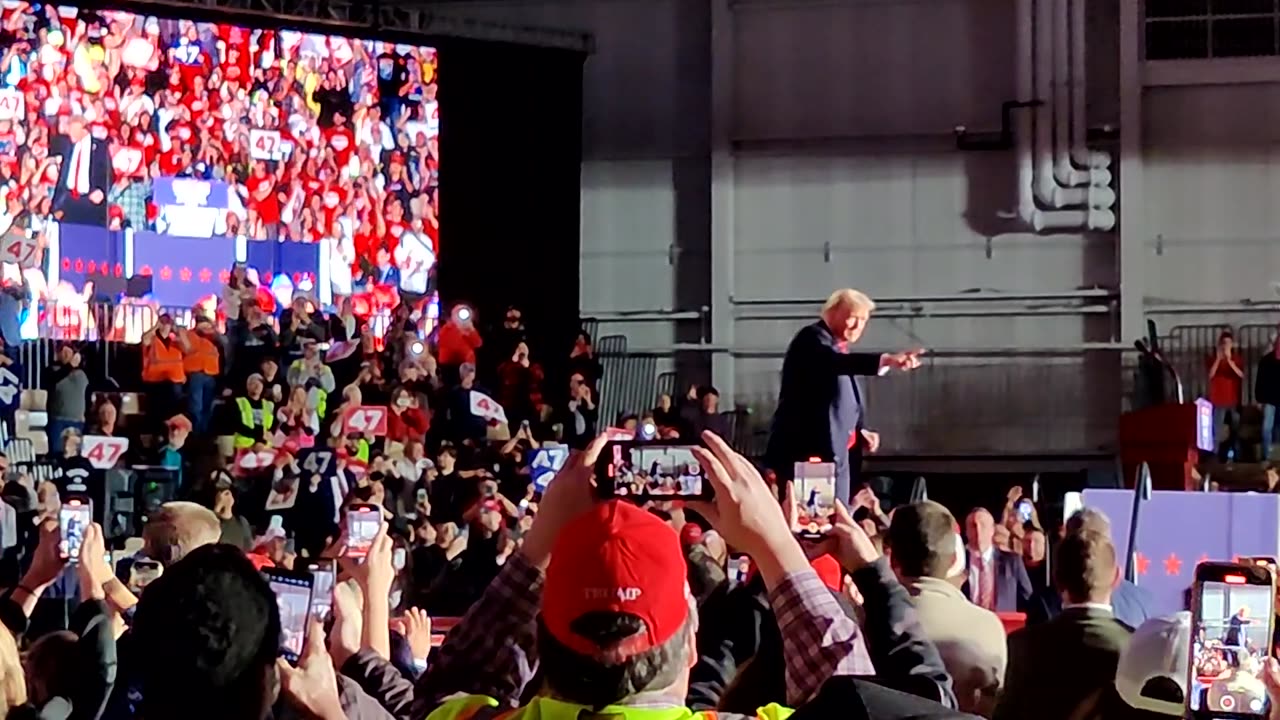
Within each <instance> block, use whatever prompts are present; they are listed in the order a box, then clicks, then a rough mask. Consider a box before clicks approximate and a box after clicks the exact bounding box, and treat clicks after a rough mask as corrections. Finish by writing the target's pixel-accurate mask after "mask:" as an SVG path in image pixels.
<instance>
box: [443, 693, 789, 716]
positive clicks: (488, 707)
mask: <svg viewBox="0 0 1280 720" xmlns="http://www.w3.org/2000/svg"><path fill="white" fill-rule="evenodd" d="M794 712H795V711H794V710H792V709H790V708H784V707H782V706H780V705H776V704H771V705H766V706H765V707H762V708H760V709H759V710H758V711H756V714H755V718H756V720H787V718H789V717H791V715H792V714H793V713H794ZM583 717H589V718H592V720H612V719H613V718H621V719H622V720H750V717H751V716H748V715H738V714H735V713H716V712H711V711H706V712H698V713H695V712H692V711H689V710H685V709H683V708H627V707H617V708H608V709H607V710H605V711H603V712H599V713H594V714H592V713H591V712H590V710H589V709H588V708H586V707H584V706H581V705H572V704H569V703H565V702H560V701H557V700H551V699H549V698H535V699H534V700H533V701H532V702H531V703H530V704H529V705H525V706H524V707H519V708H516V709H514V710H503V709H502V708H499V707H498V704H497V703H496V702H494V700H493V699H492V698H487V697H483V696H480V695H466V696H462V697H457V698H454V699H452V700H448V701H446V702H445V703H444V704H443V705H441V706H440V707H438V708H436V710H435V712H432V713H431V714H430V715H428V716H427V720H526V719H527V718H538V719H539V720H580V718H583Z"/></svg>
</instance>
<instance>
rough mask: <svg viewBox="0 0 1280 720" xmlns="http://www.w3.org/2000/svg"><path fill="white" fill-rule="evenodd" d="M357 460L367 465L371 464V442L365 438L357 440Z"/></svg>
mask: <svg viewBox="0 0 1280 720" xmlns="http://www.w3.org/2000/svg"><path fill="white" fill-rule="evenodd" d="M356 460H359V461H360V462H362V463H364V464H365V465H368V464H369V441H368V440H365V439H364V438H359V439H357V440H356Z"/></svg>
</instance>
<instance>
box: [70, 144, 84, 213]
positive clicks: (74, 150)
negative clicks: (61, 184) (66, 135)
mask: <svg viewBox="0 0 1280 720" xmlns="http://www.w3.org/2000/svg"><path fill="white" fill-rule="evenodd" d="M83 154H84V153H82V152H80V144H79V143H76V144H75V145H72V146H71V197H73V198H76V199H79V198H80V156H81V155H83Z"/></svg>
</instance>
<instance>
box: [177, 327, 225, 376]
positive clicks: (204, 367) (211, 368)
mask: <svg viewBox="0 0 1280 720" xmlns="http://www.w3.org/2000/svg"><path fill="white" fill-rule="evenodd" d="M188 342H189V343H190V345H191V351H190V352H188V353H187V354H186V355H185V356H183V358H182V369H183V370H186V371H187V372H188V373H204V374H205V375H209V376H211V377H213V376H217V374H218V348H217V347H215V346H214V344H213V341H211V340H209V339H208V338H203V337H200V336H199V335H196V334H194V333H193V334H192V335H191V336H190V338H189V340H188Z"/></svg>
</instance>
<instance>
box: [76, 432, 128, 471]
mask: <svg viewBox="0 0 1280 720" xmlns="http://www.w3.org/2000/svg"><path fill="white" fill-rule="evenodd" d="M81 447H82V452H83V453H84V457H85V459H86V460H88V461H89V464H90V465H92V466H93V467H94V468H96V469H98V470H110V469H111V468H113V467H115V466H116V463H117V462H119V461H120V458H121V456H123V455H124V454H125V452H126V451H127V450H128V449H129V438H122V437H106V436H103V435H85V436H84V444H83V445H82V446H81Z"/></svg>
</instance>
